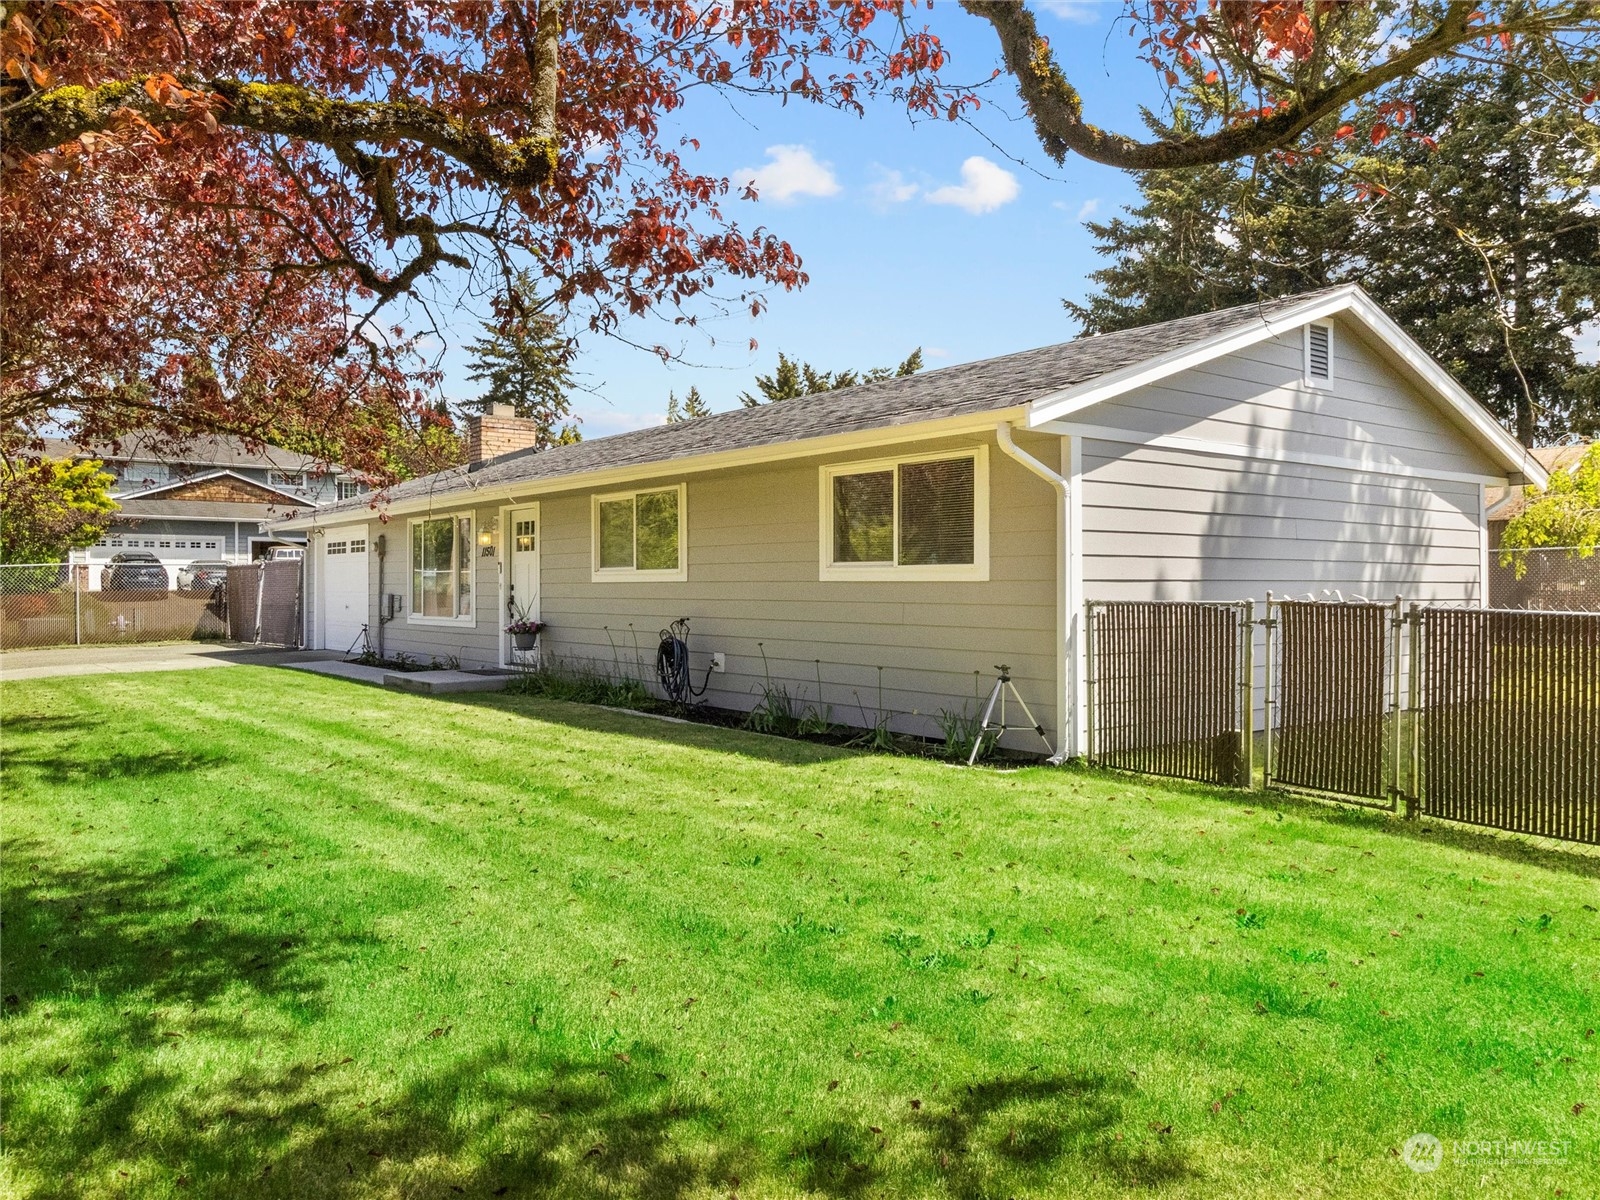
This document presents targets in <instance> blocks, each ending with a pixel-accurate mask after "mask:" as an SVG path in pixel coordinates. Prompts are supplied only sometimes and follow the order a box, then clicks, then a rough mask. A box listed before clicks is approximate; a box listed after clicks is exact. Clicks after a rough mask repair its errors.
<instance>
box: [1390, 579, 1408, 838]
mask: <svg viewBox="0 0 1600 1200" xmlns="http://www.w3.org/2000/svg"><path fill="white" fill-rule="evenodd" d="M1405 603H1406V602H1405V600H1404V599H1402V598H1401V597H1399V596H1396V597H1395V598H1394V616H1393V618H1391V619H1390V621H1389V626H1390V629H1391V630H1392V633H1391V636H1392V637H1393V638H1394V646H1393V647H1392V648H1391V650H1390V652H1389V661H1390V667H1391V676H1390V685H1389V713H1390V720H1391V721H1392V722H1393V724H1394V728H1393V730H1392V731H1391V733H1390V742H1391V744H1392V745H1393V758H1394V761H1393V762H1392V763H1391V764H1390V767H1389V771H1390V780H1391V783H1390V785H1389V803H1390V804H1392V805H1394V807H1395V809H1396V810H1397V811H1400V810H1403V808H1404V802H1403V800H1402V799H1401V797H1402V795H1403V793H1404V789H1403V788H1402V787H1401V784H1400V746H1401V738H1402V736H1403V731H1402V728H1401V726H1402V724H1403V722H1404V719H1405V718H1404V717H1403V715H1402V713H1401V707H1400V653H1401V650H1400V635H1401V632H1402V631H1403V630H1404V628H1405Z"/></svg>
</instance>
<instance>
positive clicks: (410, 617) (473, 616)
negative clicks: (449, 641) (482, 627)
mask: <svg viewBox="0 0 1600 1200" xmlns="http://www.w3.org/2000/svg"><path fill="white" fill-rule="evenodd" d="M463 517H465V518H466V520H467V546H468V547H469V549H468V556H467V562H468V565H467V572H468V577H469V578H470V579H471V580H472V605H471V608H470V609H469V610H468V611H467V614H466V616H458V617H423V616H419V615H418V614H417V612H416V610H415V609H414V608H413V607H412V606H413V604H414V603H415V600H416V592H415V591H414V589H413V584H412V573H413V572H412V568H413V565H414V564H413V563H412V561H411V553H412V546H413V544H414V540H415V539H414V538H413V537H412V534H411V529H412V526H414V525H421V524H423V523H424V522H427V521H452V522H453V521H459V520H461V519H462V518H463ZM477 544H478V521H477V517H476V515H475V514H473V513H434V514H432V515H431V516H429V515H427V514H424V515H423V516H420V517H412V518H411V520H409V521H407V522H406V583H405V588H406V590H405V598H406V624H407V625H447V626H451V627H453V628H457V629H463V628H464V629H474V628H476V627H477V624H478V580H477V570H478V559H477V555H476V554H475V553H473V551H472V549H471V547H475V546H477ZM460 601H461V598H460V597H459V596H457V597H456V603H457V604H458V605H459V604H460Z"/></svg>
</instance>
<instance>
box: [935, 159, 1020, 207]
mask: <svg viewBox="0 0 1600 1200" xmlns="http://www.w3.org/2000/svg"><path fill="white" fill-rule="evenodd" d="M1021 190H1022V189H1021V188H1020V187H1019V186H1018V185H1017V177H1016V176H1015V175H1013V174H1012V173H1011V172H1010V171H1008V170H1006V169H1005V168H1004V167H1002V166H1000V164H998V163H993V162H990V161H989V160H988V159H987V158H984V157H983V156H982V155H981V154H974V155H973V156H972V157H971V158H969V159H967V161H966V162H964V163H962V164H961V182H960V183H959V184H956V183H947V184H945V185H944V186H943V187H940V188H934V189H933V191H931V192H929V193H928V203H929V204H950V205H954V206H955V207H956V208H964V209H966V210H967V211H968V212H969V213H972V214H973V215H974V216H976V215H978V214H980V213H988V212H993V211H994V210H995V209H997V208H999V207H1000V206H1001V205H1004V204H1010V203H1011V202H1012V201H1013V200H1015V199H1016V198H1017V193H1018V192H1019V191H1021Z"/></svg>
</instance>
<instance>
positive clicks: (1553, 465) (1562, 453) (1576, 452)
mask: <svg viewBox="0 0 1600 1200" xmlns="http://www.w3.org/2000/svg"><path fill="white" fill-rule="evenodd" d="M1592 445H1594V443H1593V442H1569V443H1568V444H1567V445H1565V446H1535V447H1534V448H1533V449H1532V450H1530V451H1529V452H1528V453H1530V454H1532V455H1533V457H1534V458H1535V459H1537V460H1538V462H1539V465H1540V466H1542V467H1544V469H1545V470H1546V471H1547V472H1550V473H1551V474H1554V473H1555V472H1556V471H1571V470H1572V469H1573V468H1574V467H1576V466H1577V465H1578V463H1579V462H1581V461H1582V460H1583V456H1584V455H1585V454H1587V453H1588V452H1589V447H1590V446H1592ZM1524 491H1525V489H1523V488H1520V487H1504V488H1500V487H1492V488H1489V489H1488V490H1487V491H1486V492H1484V496H1483V502H1484V505H1485V507H1486V508H1488V510H1489V519H1490V520H1491V521H1509V520H1510V519H1511V518H1512V517H1514V516H1516V515H1517V514H1518V513H1520V512H1521V511H1522V510H1523V509H1524V508H1526V507H1527V497H1526V496H1525V495H1524V494H1523V493H1524Z"/></svg>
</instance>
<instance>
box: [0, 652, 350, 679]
mask: <svg viewBox="0 0 1600 1200" xmlns="http://www.w3.org/2000/svg"><path fill="white" fill-rule="evenodd" d="M339 657H340V656H339V655H338V654H334V653H331V652H330V651H327V650H285V649H284V648H283V647H281V646H249V645H234V644H231V643H228V642H167V643H159V644H155V645H149V646H60V647H56V648H55V649H51V650H12V651H8V652H6V653H3V654H0V681H5V682H12V681H15V680H20V679H44V678H48V677H49V676H53V675H119V674H121V673H122V672H124V671H187V670H193V669H196V668H199V667H238V666H253V667H276V666H282V665H283V664H285V663H299V662H318V661H322V660H326V659H336V658H339Z"/></svg>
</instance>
